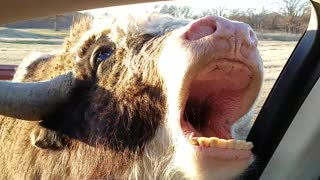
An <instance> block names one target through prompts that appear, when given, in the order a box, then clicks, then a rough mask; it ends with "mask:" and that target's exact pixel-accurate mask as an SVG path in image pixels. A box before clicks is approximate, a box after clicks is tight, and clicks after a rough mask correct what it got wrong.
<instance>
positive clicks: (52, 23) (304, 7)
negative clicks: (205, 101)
mask: <svg viewBox="0 0 320 180" xmlns="http://www.w3.org/2000/svg"><path fill="white" fill-rule="evenodd" d="M145 11H149V12H151V11H157V12H161V13H166V14H171V15H172V16H175V17H179V18H188V19H197V18H200V17H203V16H206V15H215V16H223V17H226V18H229V19H232V20H237V21H243V22H246V23H248V24H249V25H251V27H252V28H253V29H254V30H255V31H256V33H257V36H258V39H259V44H258V48H259V51H260V53H261V56H262V58H263V63H264V72H265V75H264V84H263V89H262V92H261V94H260V97H259V98H258V103H257V108H256V109H255V114H257V113H258V112H259V110H260V108H261V106H262V105H263V102H264V101H265V99H266V97H267V95H268V94H269V92H270V89H271V88H272V86H273V84H274V82H275V80H276V79H277V77H278V75H279V73H280V71H281V70H282V68H283V66H284V64H285V63H286V61H287V59H288V57H289V56H290V54H291V52H292V50H293V49H294V47H295V45H296V44H297V41H298V40H299V38H300V37H301V35H302V33H303V32H304V30H305V29H306V27H307V25H308V20H309V16H310V4H309V3H308V1H306V0H268V1H265V0H242V1H238V0H224V1H212V0H197V1H179V2H156V3H145V4H138V5H127V6H119V7H110V8H100V9H92V10H86V11H80V12H73V13H68V14H58V15H55V16H50V17H46V18H42V19H34V20H29V21H24V22H18V23H13V24H6V25H3V26H2V27H0V64H15V65H18V64H19V63H20V62H21V60H22V59H23V58H24V57H26V56H27V55H28V54H30V53H31V52H33V51H37V52H43V53H49V52H53V51H56V50H58V49H61V48H62V43H63V39H64V37H65V36H66V35H67V34H68V31H69V28H70V25H71V24H72V23H73V22H74V21H75V20H76V19H77V18H79V17H81V16H83V15H87V16H92V17H95V18H106V17H107V16H111V15H117V14H118V13H120V14H121V13H124V12H130V13H132V14H138V13H141V12H143V13H144V12H145Z"/></svg>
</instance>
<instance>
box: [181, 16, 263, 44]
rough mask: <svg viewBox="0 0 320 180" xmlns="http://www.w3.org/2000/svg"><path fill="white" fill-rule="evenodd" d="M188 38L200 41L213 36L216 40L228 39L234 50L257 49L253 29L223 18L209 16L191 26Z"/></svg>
mask: <svg viewBox="0 0 320 180" xmlns="http://www.w3.org/2000/svg"><path fill="white" fill-rule="evenodd" d="M186 36H187V37H186V38H187V39H188V40H198V39H201V38H203V37H206V36H212V37H213V38H214V39H215V40H218V41H219V40H222V39H227V40H228V41H229V43H231V44H233V45H234V46H235V47H234V48H237V49H238V48H241V46H244V45H245V46H246V47H254V48H255V47H257V42H258V40H257V37H256V35H255V33H254V32H253V30H252V28H251V27H250V26H249V25H248V24H245V23H241V22H236V21H230V20H228V19H225V18H222V17H214V16H207V17H203V18H201V19H198V20H196V21H194V22H192V23H191V24H190V27H189V29H188V31H187V34H186Z"/></svg>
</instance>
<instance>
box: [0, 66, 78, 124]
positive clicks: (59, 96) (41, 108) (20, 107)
mask: <svg viewBox="0 0 320 180" xmlns="http://www.w3.org/2000/svg"><path fill="white" fill-rule="evenodd" d="M74 86H75V78H74V76H73V74H72V72H69V73H67V74H64V75H60V76H58V77H55V78H54V79H51V80H48V81H42V82H32V83H16V82H9V81H0V114H2V115H5V116H9V117H14V118H19V119H24V120H33V121H37V120H41V119H42V118H43V117H44V116H45V115H48V114H49V113H51V112H52V111H53V110H54V109H55V108H56V107H58V106H59V105H60V104H61V103H64V102H66V101H67V100H68V98H69V97H70V95H71V91H72V89H73V87H74Z"/></svg>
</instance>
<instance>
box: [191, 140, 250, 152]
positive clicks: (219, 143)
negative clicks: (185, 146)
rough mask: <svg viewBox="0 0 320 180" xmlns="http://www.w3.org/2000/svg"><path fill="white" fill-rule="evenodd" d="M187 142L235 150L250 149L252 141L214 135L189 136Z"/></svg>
mask: <svg viewBox="0 0 320 180" xmlns="http://www.w3.org/2000/svg"><path fill="white" fill-rule="evenodd" d="M189 142H190V144H192V145H195V146H202V147H217V148H225V149H236V150H250V149H252V148H253V144H252V142H246V141H242V140H235V139H229V140H225V139H219V138H216V137H210V138H207V137H192V138H189Z"/></svg>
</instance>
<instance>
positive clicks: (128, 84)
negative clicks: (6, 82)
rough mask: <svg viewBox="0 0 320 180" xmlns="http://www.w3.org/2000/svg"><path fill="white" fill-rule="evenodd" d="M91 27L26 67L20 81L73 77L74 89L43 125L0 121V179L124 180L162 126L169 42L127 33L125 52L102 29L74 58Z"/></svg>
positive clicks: (84, 24)
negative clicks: (99, 58) (163, 65)
mask: <svg viewBox="0 0 320 180" xmlns="http://www.w3.org/2000/svg"><path fill="white" fill-rule="evenodd" d="M90 23H91V22H90V19H82V20H80V21H79V23H77V24H75V25H74V26H73V28H72V30H71V33H70V36H69V37H67V38H66V40H65V44H64V48H63V52H62V53H61V54H59V55H56V56H55V57H52V58H48V59H45V60H41V61H35V62H34V63H33V64H31V65H30V66H28V67H27V68H28V71H27V72H28V73H27V74H26V75H25V76H24V79H23V80H22V81H23V82H32V81H40V80H47V79H51V78H53V77H55V76H57V75H60V74H64V73H66V72H68V71H74V72H75V74H76V78H77V87H76V88H75V89H74V93H73V97H72V98H71V101H70V102H68V103H66V104H64V105H63V106H61V107H60V108H59V109H57V110H56V112H55V113H53V114H52V115H49V116H48V117H46V118H44V119H43V120H42V121H41V122H40V124H39V123H37V122H27V121H21V120H14V119H10V118H9V117H3V116H0V161H1V162H2V163H1V165H0V172H1V175H0V179H90V178H99V179H100V178H108V179H113V178H115V179H124V178H125V177H124V174H125V172H126V171H127V170H128V168H129V167H130V166H131V165H132V163H133V161H137V160H139V156H140V154H141V152H142V151H143V149H144V146H145V145H146V144H147V143H148V142H149V141H150V139H152V138H153V137H154V135H155V132H156V129H157V127H158V126H159V125H160V124H162V123H163V120H164V114H165V112H166V109H165V108H166V106H165V94H164V92H165V89H164V87H163V83H162V80H161V78H160V76H159V73H158V70H157V67H156V61H155V60H156V59H157V56H158V54H159V51H160V50H161V42H162V40H163V38H164V37H163V38H155V37H153V36H151V35H148V34H129V35H126V36H127V37H126V47H121V46H119V44H118V42H112V41H111V40H110V39H109V38H108V33H110V31H109V30H105V31H104V32H103V33H102V34H101V36H99V37H95V36H94V35H93V36H91V37H90V38H88V40H87V41H86V42H84V43H83V44H82V46H81V47H80V49H78V51H77V53H78V54H73V53H72V52H73V51H72V48H74V46H75V45H76V43H78V41H79V40H80V37H81V36H82V35H83V33H84V32H86V31H87V30H88V29H89V28H90ZM118 33H119V34H120V35H121V34H123V33H122V32H118ZM120 38H124V37H121V36H120ZM106 46H107V47H109V48H112V49H113V51H114V53H113V55H112V56H111V57H110V58H108V59H107V60H105V61H103V62H101V63H100V64H99V65H97V63H96V62H95V57H96V56H95V55H96V52H97V51H98V50H99V48H101V47H106ZM76 55H77V56H78V57H79V58H80V59H79V61H78V62H77V63H76V60H75V58H76ZM9 119H10V120H9ZM36 147H38V148H36Z"/></svg>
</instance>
